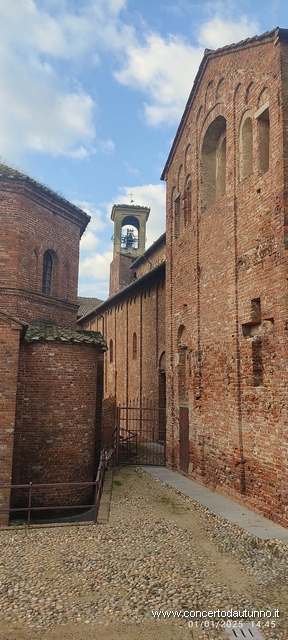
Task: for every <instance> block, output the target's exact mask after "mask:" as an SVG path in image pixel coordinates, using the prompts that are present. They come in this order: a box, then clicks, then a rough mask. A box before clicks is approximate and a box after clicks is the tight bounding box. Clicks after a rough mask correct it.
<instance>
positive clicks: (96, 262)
mask: <svg viewBox="0 0 288 640" xmlns="http://www.w3.org/2000/svg"><path fill="white" fill-rule="evenodd" d="M112 257H113V254H112V251H104V252H103V253H94V254H92V255H91V256H87V257H86V258H84V260H82V261H80V267H79V278H80V282H79V295H88V296H91V297H95V298H100V299H101V298H102V297H103V299H105V298H107V296H108V283H109V274H110V263H111V262H112Z"/></svg>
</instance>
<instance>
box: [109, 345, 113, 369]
mask: <svg viewBox="0 0 288 640" xmlns="http://www.w3.org/2000/svg"><path fill="white" fill-rule="evenodd" d="M109 354H110V363H111V362H113V340H110V342H109Z"/></svg>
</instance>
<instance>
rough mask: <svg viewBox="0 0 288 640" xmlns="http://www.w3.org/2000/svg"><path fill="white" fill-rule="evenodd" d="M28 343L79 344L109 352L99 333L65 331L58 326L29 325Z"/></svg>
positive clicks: (26, 337)
mask: <svg viewBox="0 0 288 640" xmlns="http://www.w3.org/2000/svg"><path fill="white" fill-rule="evenodd" d="M25 340H26V342H39V341H40V340H45V341H48V342H77V343H84V344H94V345H96V346H98V347H100V348H101V349H102V351H107V345H106V342H105V340H104V339H103V337H102V335H101V333H99V331H73V330H71V329H63V328H62V327H58V326H57V325H51V324H50V325H47V324H44V323H43V324H42V323H39V324H34V325H29V327H28V329H27V331H26V335H25Z"/></svg>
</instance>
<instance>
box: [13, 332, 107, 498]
mask: <svg viewBox="0 0 288 640" xmlns="http://www.w3.org/2000/svg"><path fill="white" fill-rule="evenodd" d="M98 356H99V357H100V359H101V357H102V353H99V352H98V348H97V347H94V346H91V345H84V344H77V343H59V342H53V341H51V342H48V341H47V342H46V341H45V342H37V343H34V344H27V343H25V342H23V343H22V344H21V351H20V368H19V383H18V395H17V417H16V427H15V446H14V457H13V484H25V483H29V482H34V483H45V482H47V483H49V482H53V483H54V482H85V481H93V480H95V444H96V441H97V438H96V434H97V433H99V432H100V424H99V423H98V422H96V398H97V387H96V381H97V366H98ZM100 414H101V404H100ZM98 419H99V416H98ZM95 423H96V424H95ZM91 493H92V492H91V489H87V488H85V489H83V488H81V489H80V488H75V489H74V488H73V489H72V488H62V489H61V490H60V489H58V491H57V494H56V492H55V491H54V490H49V493H48V491H47V490H44V491H43V490H42V492H41V491H40V490H38V491H37V494H36V493H35V494H33V495H34V501H35V504H36V503H37V504H39V503H40V504H42V505H45V504H47V503H49V501H50V502H51V499H52V497H53V501H54V499H55V504H65V502H67V504H81V502H83V500H87V499H89V498H91ZM23 500H24V498H23V495H19V493H18V494H16V492H15V495H14V492H13V496H12V504H13V505H16V506H19V504H20V503H22V502H23Z"/></svg>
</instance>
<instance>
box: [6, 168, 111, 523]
mask: <svg viewBox="0 0 288 640" xmlns="http://www.w3.org/2000/svg"><path fill="white" fill-rule="evenodd" d="M0 220H1V229H2V233H1V238H0V264H1V269H0V325H1V331H0V358H1V359H0V369H1V380H0V483H2V484H10V483H11V479H12V481H13V484H26V483H29V482H34V483H43V482H54V483H55V482H71V481H75V482H77V481H78V482H80V481H93V480H94V479H95V464H96V463H97V446H98V444H99V443H98V442H97V433H98V440H99V437H100V417H101V416H100V414H101V399H102V369H103V363H102V361H103V350H105V349H106V345H105V343H104V341H103V339H102V336H100V334H97V333H93V332H88V333H85V332H79V331H76V316H77V309H78V304H77V285H78V261H79V241H80V237H81V235H82V233H83V231H84V230H85V228H86V225H87V223H88V222H89V216H87V215H86V214H85V213H84V212H83V211H81V210H80V209H78V208H77V207H75V206H74V205H72V204H70V203H69V202H67V201H66V200H64V199H63V198H61V197H60V196H58V195H57V194H55V193H54V192H52V191H50V190H49V189H47V188H46V187H44V186H43V185H41V184H38V183H37V182H35V181H34V180H32V179H30V178H28V177H27V176H25V175H23V174H21V173H19V172H18V171H15V170H13V169H10V168H8V167H6V166H3V165H1V166H0ZM96 426H98V430H97V428H96ZM89 491H90V489H89ZM87 496H88V493H87V488H86V489H85V490H84V491H83V488H82V490H81V491H79V488H77V489H75V490H73V493H72V492H71V489H70V491H69V492H68V493H67V490H66V492H65V490H64V489H63V491H62V492H59V489H58V493H57V496H53V500H54V503H55V504H57V503H58V504H61V503H63V501H64V500H65V501H67V500H70V501H71V504H77V503H78V504H79V502H80V503H81V502H82V501H83V499H84V500H85V499H86V498H87ZM51 498H52V494H51V493H50V494H48V492H47V491H45V493H44V494H40V493H39V492H38V495H37V494H36V493H35V492H34V493H33V500H34V503H35V504H36V503H37V504H42V505H43V504H45V501H48V502H49V501H50V503H51ZM11 499H12V505H13V506H15V507H16V506H18V507H19V506H21V505H22V504H23V505H24V504H25V505H27V493H26V494H25V496H24V495H23V493H22V494H20V493H19V492H18V494H16V491H13V495H12V498H11ZM57 501H58V502H57ZM9 502H10V495H9V491H8V490H0V503H1V505H2V506H9ZM0 518H1V522H2V523H4V524H5V523H7V521H8V514H6V513H5V514H3V513H2V514H1V515H0Z"/></svg>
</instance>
